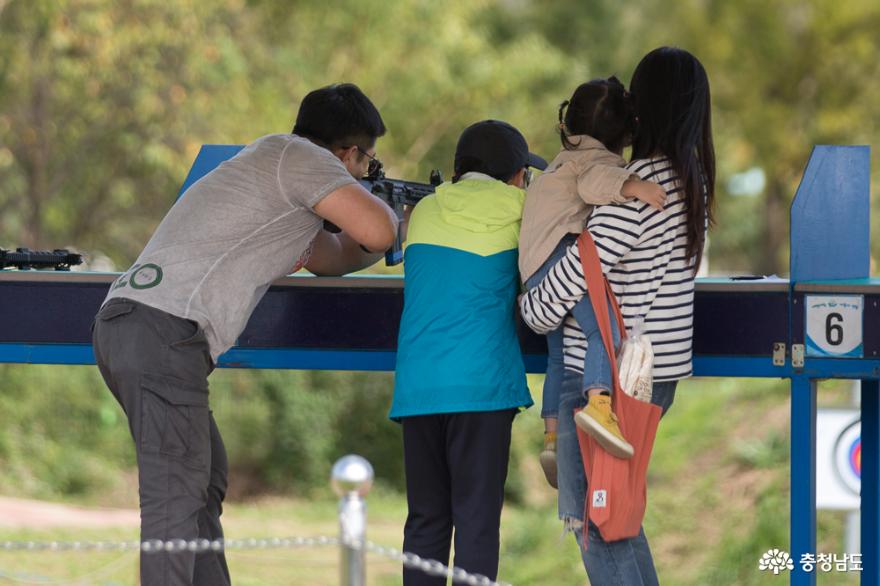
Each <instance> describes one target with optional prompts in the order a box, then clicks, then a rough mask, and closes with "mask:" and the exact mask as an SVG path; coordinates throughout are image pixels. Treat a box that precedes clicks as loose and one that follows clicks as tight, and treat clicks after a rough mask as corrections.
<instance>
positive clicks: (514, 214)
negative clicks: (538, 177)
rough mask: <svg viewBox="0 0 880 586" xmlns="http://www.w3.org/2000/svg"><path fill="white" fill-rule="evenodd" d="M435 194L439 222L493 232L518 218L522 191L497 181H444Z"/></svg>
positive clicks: (474, 230) (472, 230) (524, 195)
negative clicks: (438, 208)
mask: <svg viewBox="0 0 880 586" xmlns="http://www.w3.org/2000/svg"><path fill="white" fill-rule="evenodd" d="M435 193H436V198H437V204H438V206H439V207H440V216H441V217H442V218H443V221H444V222H447V223H449V224H451V225H453V226H458V227H460V228H463V229H465V230H469V231H471V232H478V233H487V232H495V231H497V230H500V229H502V228H506V227H507V226H510V225H511V224H517V223H519V222H520V221H521V220H522V212H523V203H524V202H525V197H526V192H525V191H524V190H522V189H520V188H519V187H515V186H513V185H508V184H506V183H502V182H501V181H498V180H483V179H462V180H460V181H458V182H457V183H450V182H447V183H444V184H442V185H440V186H438V187H437V189H436V192H435Z"/></svg>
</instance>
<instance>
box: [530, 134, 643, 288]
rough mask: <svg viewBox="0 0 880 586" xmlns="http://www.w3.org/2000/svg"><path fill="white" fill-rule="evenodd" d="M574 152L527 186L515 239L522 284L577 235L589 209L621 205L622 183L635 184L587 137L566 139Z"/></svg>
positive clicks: (615, 158)
mask: <svg viewBox="0 0 880 586" xmlns="http://www.w3.org/2000/svg"><path fill="white" fill-rule="evenodd" d="M571 142H572V143H574V144H576V145H578V146H577V147H576V149H575V150H571V151H569V150H566V149H562V150H561V151H560V152H559V154H558V155H556V158H555V159H553V161H551V162H550V165H548V166H547V170H546V171H544V172H543V173H541V174H540V175H538V176H537V177H536V178H535V179H534V181H532V184H531V185H530V186H529V189H528V192H527V193H526V202H525V207H524V209H523V219H522V229H521V230H520V234H519V273H520V278H521V279H522V282H523V283H525V282H526V280H527V279H528V278H529V277H531V276H532V275H533V274H535V272H537V270H538V269H540V268H541V265H543V264H544V261H546V260H547V259H548V258H549V257H550V254H551V253H552V252H553V249H555V248H556V245H557V244H559V241H560V240H562V237H563V236H565V235H566V234H569V233H573V234H580V233H581V231H582V230H583V229H584V225H585V224H586V221H587V217H588V216H589V215H590V212H592V211H593V206H597V205H604V204H609V203H623V202H626V201H629V199H627V198H625V197H623V196H622V195H620V189H621V187H622V186H623V182H624V181H626V180H627V179H630V178H633V179H638V176H636V175H634V174H632V173H631V172H630V171H628V170H627V169H625V168H624V166H625V165H626V161H624V160H623V157H621V156H619V155H616V154H614V153H612V152H611V151H609V150H608V149H606V148H605V146H604V145H603V144H602V143H601V142H599V141H598V140H596V139H595V138H593V137H591V136H587V135H580V136H572V137H571Z"/></svg>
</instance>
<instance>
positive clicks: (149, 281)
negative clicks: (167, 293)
mask: <svg viewBox="0 0 880 586" xmlns="http://www.w3.org/2000/svg"><path fill="white" fill-rule="evenodd" d="M161 282H162V267H160V266H159V265H157V264H153V263H151V262H149V263H147V264H144V265H134V266H133V267H131V269H130V270H129V271H128V272H127V273H125V274H124V275H122V276H121V277H119V279H117V281H116V284H115V285H113V290H114V291H115V290H116V289H121V288H122V287H125V286H127V285H131V288H132V289H152V288H153V287H155V286H156V285H158V284H159V283H161Z"/></svg>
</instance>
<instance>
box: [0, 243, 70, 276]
mask: <svg viewBox="0 0 880 586" xmlns="http://www.w3.org/2000/svg"><path fill="white" fill-rule="evenodd" d="M79 264H82V256H81V255H79V254H75V253H72V252H69V251H67V250H64V249H56V250H53V251H52V252H49V251H45V250H29V249H27V248H16V249H15V252H12V251H11V250H3V249H2V248H0V270H3V269H5V268H8V267H13V268H16V269H19V270H27V269H55V270H56V271H69V270H70V267H71V266H74V265H79Z"/></svg>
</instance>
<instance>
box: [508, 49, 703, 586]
mask: <svg viewBox="0 0 880 586" xmlns="http://www.w3.org/2000/svg"><path fill="white" fill-rule="evenodd" d="M630 94H631V100H632V101H633V112H634V114H635V133H634V136H633V148H632V161H631V162H630V164H629V165H628V169H629V170H630V171H632V173H634V174H635V175H638V177H639V178H641V179H643V180H646V181H654V182H655V183H657V184H659V185H660V186H662V187H663V188H664V189H665V190H666V193H667V200H666V204H665V206H664V209H663V210H662V211H658V210H656V209H654V208H652V207H651V206H649V205H647V204H645V203H643V202H641V201H638V200H636V201H631V202H627V203H623V204H619V205H606V206H601V207H598V208H596V210H595V211H594V212H593V214H592V215H591V216H590V219H589V221H588V223H587V229H588V230H589V232H590V234H591V235H592V237H593V239H594V240H595V242H596V247H597V249H598V251H599V257H600V261H601V264H602V270H603V272H604V273H605V274H606V276H607V278H608V281H609V282H610V283H611V287H612V289H613V291H614V294H615V296H616V297H617V300H618V303H619V305H620V309H621V312H622V313H623V318H624V322H625V325H626V327H627V329H628V330H631V329H632V327H633V326H634V325H635V324H636V323H640V322H641V323H642V324H643V325H644V331H645V333H647V334H648V335H649V336H650V338H651V341H652V343H653V348H654V353H655V359H654V369H653V375H654V386H653V395H652V402H653V403H654V404H656V405H658V406H660V407H661V408H662V409H663V412H664V413H665V412H666V410H668V409H669V407H670V405H671V404H672V401H673V399H674V397H675V387H676V385H677V383H678V381H679V380H681V379H684V378H687V377H689V376H690V375H691V374H692V338H693V303H694V279H695V276H696V273H697V269H698V268H699V265H700V262H701V260H702V254H703V246H704V243H705V240H706V231H707V229H708V227H709V225H710V224H711V223H712V221H713V218H712V204H713V201H714V194H715V189H714V186H715V153H714V149H713V145H712V125H711V99H710V93H709V80H708V77H707V75H706V71H705V69H704V68H703V66H702V64H701V63H700V62H699V60H698V59H697V58H696V57H694V56H693V55H691V54H690V53H688V52H687V51H684V50H682V49H677V48H671V47H661V48H658V49H655V50H654V51H651V52H650V53H648V54H647V55H646V56H645V57H644V58H643V59H642V61H641V62H640V63H639V65H638V66H637V67H636V70H635V72H634V74H633V77H632V81H631V83H630ZM586 293H587V292H586V283H585V281H584V274H583V270H582V268H581V260H580V255H579V252H578V247H577V244H574V245H572V246H571V247H570V248H569V249H568V251H567V252H566V254H565V256H564V257H563V258H562V259H561V260H560V261H559V262H558V263H557V264H556V265H555V266H554V267H553V268H552V269H551V270H550V271H549V272H548V274H547V276H546V277H545V278H544V279H543V280H542V281H541V282H540V283H539V284H538V285H537V286H535V287H534V288H532V289H530V290H529V291H528V292H527V293H526V294H525V295H523V296H522V298H521V300H520V309H521V311H522V315H523V318H524V319H525V321H526V323H527V324H528V325H529V326H530V327H531V328H532V329H534V330H535V331H538V332H539V333H547V332H548V331H552V330H554V329H557V328H558V327H562V328H563V336H564V340H565V343H564V348H565V356H564V363H565V374H564V376H563V384H562V392H561V395H560V399H559V403H560V404H559V415H560V419H559V423H558V431H557V465H558V484H559V516H560V519H562V520H563V521H564V522H565V524H566V527H567V528H570V529H571V530H572V531H573V532H574V534H575V537H576V539H577V542H578V544H579V545H580V546H581V552H582V556H583V560H584V566H585V568H586V570H587V574H588V576H589V578H590V582H591V583H593V584H624V585H627V586H630V585H642V584H646V585H650V584H658V579H657V572H656V570H655V568H654V561H653V558H652V556H651V550H650V548H649V546H648V540H647V538H646V536H645V533H644V530H643V531H641V532H640V534H639V535H638V536H636V537H634V538H630V539H624V540H620V541H614V542H606V541H604V539H603V538H602V536H601V534H600V533H599V531H598V529H597V528H596V527H595V526H592V525H590V526H589V527H587V528H586V531H584V527H583V514H584V505H585V499H586V495H587V480H586V475H585V473H584V467H583V462H582V460H581V452H580V449H579V446H578V441H577V433H576V427H575V423H574V417H573V413H574V412H575V410H576V409H581V408H583V407H584V406H585V405H586V404H587V397H586V396H585V394H584V393H583V389H582V388H581V380H582V369H583V363H584V362H583V360H584V353H585V350H586V342H585V338H584V335H583V332H582V331H580V328H579V327H578V324H577V321H576V320H574V319H573V318H572V317H571V315H570V313H569V312H570V310H571V308H572V307H573V306H574V305H575V304H577V302H578V301H580V299H582V298H583V297H584V296H585V295H586ZM609 417H612V418H613V417H614V414H613V413H610V414H609ZM585 534H586V536H587V543H586V544H585V543H584V535H585ZM584 545H586V548H584Z"/></svg>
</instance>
